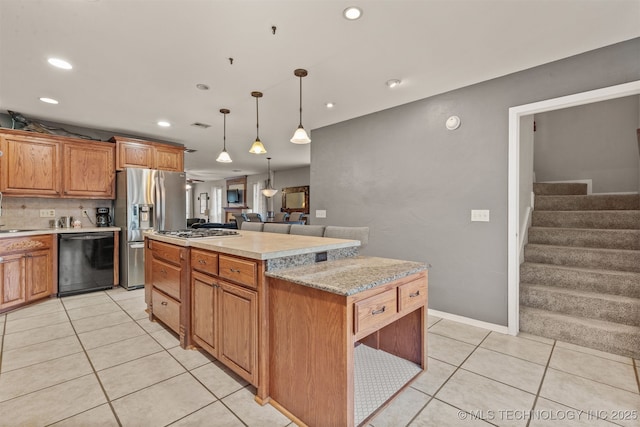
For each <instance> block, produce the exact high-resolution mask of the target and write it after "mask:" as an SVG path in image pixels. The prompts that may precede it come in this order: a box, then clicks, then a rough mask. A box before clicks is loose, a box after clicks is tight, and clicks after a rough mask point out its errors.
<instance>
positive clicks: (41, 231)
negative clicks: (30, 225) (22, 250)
mask: <svg viewBox="0 0 640 427" xmlns="http://www.w3.org/2000/svg"><path fill="white" fill-rule="evenodd" d="M21 230H22V229H21ZM101 231H102V232H104V231H120V227H81V228H42V229H35V230H24V231H16V232H14V233H9V232H7V231H6V230H0V239H6V238H11V237H25V236H39V235H42V234H67V233H96V232H101Z"/></svg>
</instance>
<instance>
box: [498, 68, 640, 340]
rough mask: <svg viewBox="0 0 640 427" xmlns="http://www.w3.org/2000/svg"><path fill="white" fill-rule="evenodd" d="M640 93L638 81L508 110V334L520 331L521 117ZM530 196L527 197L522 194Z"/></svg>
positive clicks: (515, 333)
mask: <svg viewBox="0 0 640 427" xmlns="http://www.w3.org/2000/svg"><path fill="white" fill-rule="evenodd" d="M638 94H640V80H636V81H633V82H629V83H624V84H620V85H616V86H610V87H606V88H602V89H595V90H591V91H587V92H581V93H576V94H573V95H567V96H562V97H559V98H553V99H547V100H544V101H538V102H534V103H531V104H525V105H518V106H515V107H511V108H509V186H508V224H509V225H508V254H509V255H508V268H507V275H508V291H507V298H508V332H509V334H510V335H517V334H518V332H519V331H520V286H519V285H520V244H519V240H520V231H519V228H520V225H519V218H520V196H521V195H520V194H519V191H518V189H519V184H520V119H521V118H522V117H523V116H529V115H531V114H537V113H543V112H546V111H553V110H560V109H562V108H569V107H575V106H578V105H584V104H591V103H594V102H600V101H607V100H609V99H615V98H622V97H625V96H632V95H638ZM522 196H523V197H529V195H528V194H527V195H522Z"/></svg>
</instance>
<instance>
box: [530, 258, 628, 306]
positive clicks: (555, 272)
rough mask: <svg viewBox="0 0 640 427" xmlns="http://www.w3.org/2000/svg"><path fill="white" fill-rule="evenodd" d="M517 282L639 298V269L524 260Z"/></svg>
mask: <svg viewBox="0 0 640 427" xmlns="http://www.w3.org/2000/svg"><path fill="white" fill-rule="evenodd" d="M520 283H537V284H540V285H549V286H556V287H561V288H567V289H576V290H580V291H585V292H597V293H603V294H610V295H620V296H625V297H630V298H640V273H634V272H629V271H612V270H594V269H588V268H579V267H565V266H560V265H551V264H538V263H532V262H524V263H522V264H521V265H520Z"/></svg>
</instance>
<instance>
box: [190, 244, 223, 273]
mask: <svg viewBox="0 0 640 427" xmlns="http://www.w3.org/2000/svg"><path fill="white" fill-rule="evenodd" d="M191 268H192V269H193V270H198V271H201V272H203V273H207V274H211V275H214V276H217V275H218V254H216V253H214V252H208V251H201V250H199V249H191Z"/></svg>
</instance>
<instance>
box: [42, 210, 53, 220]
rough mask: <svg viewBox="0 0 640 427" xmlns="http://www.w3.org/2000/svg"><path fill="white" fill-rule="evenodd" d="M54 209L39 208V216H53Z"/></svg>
mask: <svg viewBox="0 0 640 427" xmlns="http://www.w3.org/2000/svg"><path fill="white" fill-rule="evenodd" d="M55 217H56V210H55V209H40V218H55Z"/></svg>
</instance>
